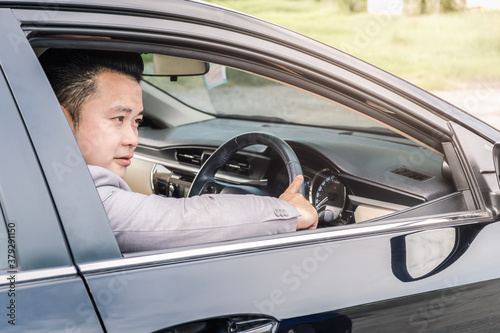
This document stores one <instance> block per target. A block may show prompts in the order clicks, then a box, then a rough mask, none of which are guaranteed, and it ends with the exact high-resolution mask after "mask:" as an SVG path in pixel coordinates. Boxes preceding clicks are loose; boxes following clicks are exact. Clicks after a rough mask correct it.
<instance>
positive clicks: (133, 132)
mask: <svg viewBox="0 0 500 333" xmlns="http://www.w3.org/2000/svg"><path fill="white" fill-rule="evenodd" d="M122 144H123V145H124V146H131V147H137V145H138V144H139V133H138V132H137V128H136V127H135V126H130V127H128V126H127V128H126V129H125V133H123V139H122Z"/></svg>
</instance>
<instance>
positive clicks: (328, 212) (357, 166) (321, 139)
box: [125, 119, 455, 227]
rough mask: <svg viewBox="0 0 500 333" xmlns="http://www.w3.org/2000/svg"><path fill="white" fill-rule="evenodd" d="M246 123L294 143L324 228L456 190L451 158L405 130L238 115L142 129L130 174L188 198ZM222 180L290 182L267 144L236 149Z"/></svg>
mask: <svg viewBox="0 0 500 333" xmlns="http://www.w3.org/2000/svg"><path fill="white" fill-rule="evenodd" d="M242 126H244V127H245V131H253V130H257V131H263V130H265V131H267V132H269V133H272V134H274V135H276V136H278V137H280V138H282V139H284V140H285V141H286V142H287V143H288V144H289V145H290V147H291V148H292V149H293V150H294V152H295V154H296V155H297V157H298V159H299V161H300V164H301V167H302V171H303V173H304V178H305V187H306V198H307V199H308V200H309V201H310V202H311V204H312V205H313V206H314V207H315V208H316V209H317V211H318V215H319V218H320V223H319V226H322V227H327V226H338V225H345V224H351V223H359V222H364V221H367V220H372V219H375V218H378V217H380V216H385V215H388V214H393V213H396V212H401V211H405V210H407V209H409V208H411V207H415V206H418V205H421V204H424V203H426V202H429V201H432V200H433V199H436V198H439V197H443V196H447V195H450V194H452V193H454V192H455V188H454V185H453V184H452V183H451V182H450V181H449V180H447V179H446V178H445V177H444V176H443V172H442V167H443V163H444V159H443V157H442V156H441V155H439V154H438V153H435V152H432V151H430V150H427V149H425V148H423V147H421V146H419V145H417V144H415V143H413V142H411V141H409V140H407V139H405V138H402V137H397V136H394V135H385V134H380V133H370V132H366V131H365V132H361V131H359V132H356V131H346V130H334V129H323V128H313V127H304V126H296V125H285V124H265V123H261V122H252V121H241V120H231V119H214V120H209V121H205V122H202V123H193V124H188V125H183V126H179V127H176V128H169V129H161V130H158V129H152V128H147V127H146V128H143V129H141V130H140V141H139V142H140V143H139V147H138V148H137V150H136V154H135V157H134V162H133V163H132V166H131V167H129V171H128V172H127V177H126V179H125V180H126V181H127V182H128V183H129V185H131V188H132V190H135V191H139V192H143V193H146V194H150V193H155V194H159V195H164V196H170V197H178V198H181V197H186V196H187V194H188V191H189V188H190V185H191V183H192V181H193V179H194V177H195V176H196V174H197V172H198V170H199V169H200V167H201V165H202V164H203V163H204V162H205V161H206V159H207V158H208V157H209V156H210V155H211V154H212V153H213V151H214V150H215V149H216V148H217V147H218V146H220V145H221V144H223V143H224V142H225V141H226V140H228V139H230V138H231V137H233V136H235V135H238V134H241V132H242V131H241V127H242ZM263 127H264V128H263ZM194 133H195V134H194ZM134 169H135V170H134ZM216 179H219V180H222V181H224V182H227V183H232V184H244V185H250V186H254V187H257V188H259V189H262V190H263V191H264V192H265V193H266V194H268V195H270V196H275V197H278V196H279V195H280V194H281V193H282V192H283V191H284V190H285V189H286V187H287V186H288V175H287V172H286V168H285V166H284V163H283V162H282V161H281V159H280V158H279V157H278V155H277V154H276V153H275V152H273V151H272V150H270V149H269V148H268V147H265V146H262V145H255V146H249V147H247V148H245V149H243V150H241V151H239V152H237V153H236V154H234V156H232V158H231V159H230V160H229V162H228V163H226V164H225V165H224V166H223V167H222V168H221V169H220V171H219V172H218V173H217V175H216ZM144 184H147V185H144Z"/></svg>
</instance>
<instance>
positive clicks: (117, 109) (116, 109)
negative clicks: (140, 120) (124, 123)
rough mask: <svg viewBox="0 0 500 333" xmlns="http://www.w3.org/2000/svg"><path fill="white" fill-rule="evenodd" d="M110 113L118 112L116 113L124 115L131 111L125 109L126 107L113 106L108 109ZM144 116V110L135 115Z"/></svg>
mask: <svg viewBox="0 0 500 333" xmlns="http://www.w3.org/2000/svg"><path fill="white" fill-rule="evenodd" d="M109 111H110V112H115V111H118V112H126V113H131V112H132V111H133V110H132V109H131V108H129V107H126V106H122V105H117V106H114V107H112V108H110V109H109ZM143 114H144V110H142V111H141V112H139V113H138V114H137V115H138V116H140V115H143Z"/></svg>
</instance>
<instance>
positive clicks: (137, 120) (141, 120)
mask: <svg viewBox="0 0 500 333" xmlns="http://www.w3.org/2000/svg"><path fill="white" fill-rule="evenodd" d="M143 121H144V120H143V119H142V118H140V119H136V120H135V123H136V125H137V126H140V125H141V124H142V122H143Z"/></svg>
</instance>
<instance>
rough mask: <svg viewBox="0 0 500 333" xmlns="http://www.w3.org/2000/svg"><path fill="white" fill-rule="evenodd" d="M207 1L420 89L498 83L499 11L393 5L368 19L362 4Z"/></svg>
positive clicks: (453, 3)
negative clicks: (330, 48)
mask: <svg viewBox="0 0 500 333" xmlns="http://www.w3.org/2000/svg"><path fill="white" fill-rule="evenodd" d="M207 1H208V2H212V3H216V4H219V5H222V6H225V7H228V8H231V9H235V10H238V11H241V12H244V13H247V14H251V15H254V16H257V17H260V18H262V19H265V20H268V21H271V22H274V23H277V24H280V25H283V26H285V27H287V28H290V29H292V30H295V31H298V32H300V33H303V34H305V35H307V36H310V37H312V38H315V39H318V40H320V41H322V42H324V43H327V44H329V45H332V46H334V47H336V48H338V49H340V50H343V51H345V52H348V53H350V54H352V55H354V56H356V57H358V58H361V59H363V60H366V61H368V62H370V63H372V64H374V65H376V66H378V67H381V68H383V69H385V70H387V71H389V72H392V73H394V74H396V75H398V76H401V77H402V78H404V79H406V80H408V81H410V82H412V83H414V84H416V85H418V86H421V87H423V88H425V89H429V90H444V89H463V88H466V87H468V86H471V85H474V84H477V82H495V83H496V82H500V11H495V10H488V11H487V10H480V9H477V8H476V9H470V8H467V7H466V0H400V1H402V3H403V10H402V13H401V14H395V13H393V12H389V11H386V12H385V13H382V14H370V13H368V12H367V8H368V3H367V1H368V0H207ZM392 1H397V0H392Z"/></svg>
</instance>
